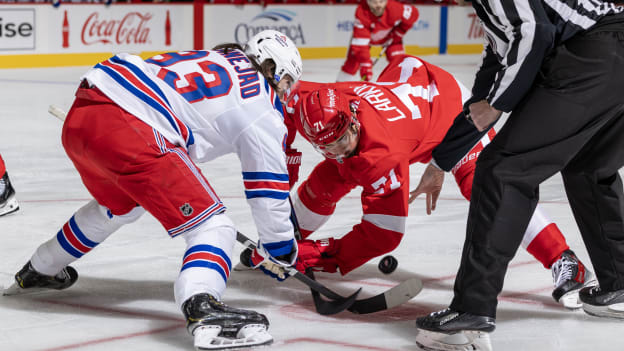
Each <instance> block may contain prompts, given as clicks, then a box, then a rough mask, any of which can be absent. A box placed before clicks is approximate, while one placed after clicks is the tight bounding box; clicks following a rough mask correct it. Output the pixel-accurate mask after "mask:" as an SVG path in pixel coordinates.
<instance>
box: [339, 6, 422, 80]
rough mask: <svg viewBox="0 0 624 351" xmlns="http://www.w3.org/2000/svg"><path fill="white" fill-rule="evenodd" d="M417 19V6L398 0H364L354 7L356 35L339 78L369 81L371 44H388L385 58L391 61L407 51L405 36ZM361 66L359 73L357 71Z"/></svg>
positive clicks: (371, 63)
mask: <svg viewBox="0 0 624 351" xmlns="http://www.w3.org/2000/svg"><path fill="white" fill-rule="evenodd" d="M417 19H418V10H417V9H416V7H414V6H412V5H408V4H402V3H400V2H398V1H396V0H367V1H362V2H361V4H360V5H359V6H358V7H357V9H356V10H355V23H354V24H353V35H352V37H351V43H350V45H349V51H348V52H347V60H346V61H345V63H344V64H343V65H342V68H341V69H340V73H339V74H338V78H337V79H336V80H337V81H355V80H360V79H361V80H365V81H370V80H371V79H372V77H373V62H372V61H371V57H370V47H371V45H376V46H383V47H385V53H386V58H387V59H388V61H392V60H394V59H395V58H398V57H401V56H403V55H405V48H404V47H403V36H404V35H405V33H407V31H408V30H409V29H410V28H412V25H413V24H414V22H416V20H417ZM358 68H359V70H360V77H356V73H357V72H358Z"/></svg>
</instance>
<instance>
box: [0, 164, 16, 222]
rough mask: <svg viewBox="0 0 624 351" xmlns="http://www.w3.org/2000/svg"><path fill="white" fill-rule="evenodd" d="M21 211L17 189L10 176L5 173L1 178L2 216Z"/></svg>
mask: <svg viewBox="0 0 624 351" xmlns="http://www.w3.org/2000/svg"><path fill="white" fill-rule="evenodd" d="M17 210H19V205H18V204H17V199H16V198H15V189H13V185H11V181H10V180H9V174H8V173H7V172H4V174H3V175H2V178H0V216H4V215H7V214H9V213H13V212H15V211H17Z"/></svg>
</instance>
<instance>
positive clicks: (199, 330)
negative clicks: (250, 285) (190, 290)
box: [182, 294, 273, 350]
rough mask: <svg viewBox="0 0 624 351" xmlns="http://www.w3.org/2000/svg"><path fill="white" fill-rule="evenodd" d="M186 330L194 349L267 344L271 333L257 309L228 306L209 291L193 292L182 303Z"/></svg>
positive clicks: (270, 341) (269, 341)
mask: <svg viewBox="0 0 624 351" xmlns="http://www.w3.org/2000/svg"><path fill="white" fill-rule="evenodd" d="M182 311H183V312H184V316H185V317H186V321H187V330H188V331H189V333H191V335H193V339H194V345H195V348H196V349H197V350H225V349H236V348H243V347H250V346H258V345H267V344H270V343H272V342H273V337H272V336H271V335H270V334H269V333H268V332H267V329H268V327H269V321H268V320H267V318H266V317H265V316H264V315H263V314H260V313H257V312H254V311H249V310H242V309H236V308H232V307H229V306H227V305H225V304H224V303H222V302H221V301H217V299H215V298H214V297H213V296H212V295H210V294H197V295H193V296H192V297H191V298H190V299H188V300H187V301H186V302H185V303H184V305H183V306H182Z"/></svg>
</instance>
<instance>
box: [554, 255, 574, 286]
mask: <svg viewBox="0 0 624 351" xmlns="http://www.w3.org/2000/svg"><path fill="white" fill-rule="evenodd" d="M576 265H577V263H576V260H574V259H572V258H571V257H568V256H565V255H563V256H561V258H560V259H559V260H558V261H557V262H555V264H554V265H553V268H552V275H553V281H554V283H555V286H560V285H561V284H563V283H564V282H566V281H568V280H571V279H572V276H573V275H574V270H575V268H576Z"/></svg>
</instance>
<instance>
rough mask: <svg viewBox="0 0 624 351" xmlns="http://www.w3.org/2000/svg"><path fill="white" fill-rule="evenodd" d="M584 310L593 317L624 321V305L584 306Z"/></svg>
mask: <svg viewBox="0 0 624 351" xmlns="http://www.w3.org/2000/svg"><path fill="white" fill-rule="evenodd" d="M583 310H584V311H585V312H586V313H587V314H590V315H592V316H596V317H607V318H617V319H624V303H616V304H613V305H609V306H594V305H589V304H586V303H585V304H583Z"/></svg>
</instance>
